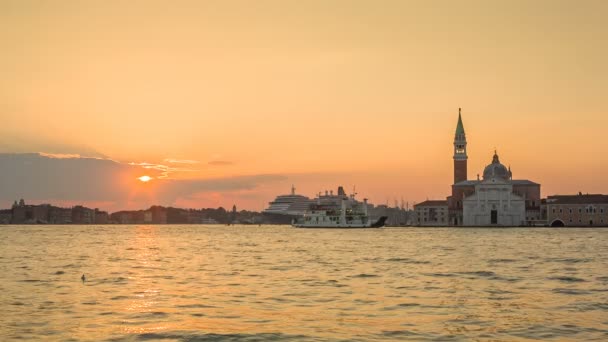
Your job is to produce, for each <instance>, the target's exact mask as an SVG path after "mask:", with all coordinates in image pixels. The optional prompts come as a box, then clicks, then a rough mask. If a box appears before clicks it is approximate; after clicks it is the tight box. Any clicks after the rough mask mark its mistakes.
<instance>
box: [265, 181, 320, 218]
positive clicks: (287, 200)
mask: <svg viewBox="0 0 608 342" xmlns="http://www.w3.org/2000/svg"><path fill="white" fill-rule="evenodd" d="M314 203H315V201H314V200H311V199H310V198H308V197H306V196H303V195H298V194H296V188H295V187H294V186H293V185H292V186H291V193H290V194H288V195H280V196H277V198H275V199H274V201H272V202H270V203H269V206H268V208H267V209H265V210H263V211H262V215H263V217H264V222H265V223H270V224H290V223H291V222H293V220H294V219H296V218H298V217H300V216H302V215H304V213H305V212H306V211H307V210H308V208H309V207H310V206H311V205H312V204H314Z"/></svg>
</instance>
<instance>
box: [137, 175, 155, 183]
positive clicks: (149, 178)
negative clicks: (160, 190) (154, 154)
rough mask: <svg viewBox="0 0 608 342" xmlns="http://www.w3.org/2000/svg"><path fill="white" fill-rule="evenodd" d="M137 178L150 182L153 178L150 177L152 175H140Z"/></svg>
mask: <svg viewBox="0 0 608 342" xmlns="http://www.w3.org/2000/svg"><path fill="white" fill-rule="evenodd" d="M137 179H139V180H140V181H142V182H144V183H146V182H149V181H150V180H152V177H150V176H141V177H139V178H137Z"/></svg>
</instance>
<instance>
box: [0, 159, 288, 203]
mask: <svg viewBox="0 0 608 342" xmlns="http://www.w3.org/2000/svg"><path fill="white" fill-rule="evenodd" d="M166 172H167V170H165V169H163V168H158V167H153V168H151V167H149V165H148V164H145V165H141V164H133V163H132V164H124V163H119V162H116V161H112V160H109V159H99V158H82V157H69V158H57V157H53V156H51V155H41V154H38V153H22V154H19V153H0V200H4V201H13V200H15V199H19V198H24V199H26V200H59V201H83V202H87V201H112V202H115V203H116V204H117V205H119V204H120V203H124V202H127V201H128V202H131V203H132V202H138V203H141V205H151V204H163V205H169V204H172V203H174V202H175V201H176V199H179V198H186V197H190V196H192V195H195V194H200V193H205V192H232V191H240V190H251V189H254V188H256V187H258V186H259V185H261V184H263V183H268V182H274V181H281V180H285V179H286V178H285V177H284V176H280V175H270V174H263V175H250V176H238V177H230V178H216V179H189V180H176V179H168V178H164V179H163V178H158V177H162V176H163V175H165V174H166ZM143 174H147V175H149V176H151V177H154V178H155V179H154V180H153V182H156V183H155V184H154V185H155V186H154V194H153V195H154V196H153V197H150V196H149V195H150V193H138V192H137V191H136V190H134V189H137V186H138V185H141V184H140V183H138V181H137V180H136V178H137V177H140V176H142V175H143ZM152 200H153V201H155V203H147V202H146V201H152Z"/></svg>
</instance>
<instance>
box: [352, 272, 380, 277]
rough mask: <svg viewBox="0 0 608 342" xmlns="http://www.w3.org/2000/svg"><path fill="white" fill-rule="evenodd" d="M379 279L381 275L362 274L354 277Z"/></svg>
mask: <svg viewBox="0 0 608 342" xmlns="http://www.w3.org/2000/svg"><path fill="white" fill-rule="evenodd" d="M377 277H379V275H377V274H367V273H361V274H357V275H354V276H352V278H377Z"/></svg>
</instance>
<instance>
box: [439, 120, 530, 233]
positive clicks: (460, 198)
mask: <svg viewBox="0 0 608 342" xmlns="http://www.w3.org/2000/svg"><path fill="white" fill-rule="evenodd" d="M453 159H454V184H453V185H452V194H451V196H449V197H448V198H447V204H448V211H449V214H448V215H449V224H450V225H452V226H462V225H470V226H477V225H484V226H485V225H498V226H514V225H515V226H519V225H535V224H538V223H539V222H541V210H540V202H541V198H540V184H538V183H535V182H532V181H530V180H527V179H513V174H512V172H511V167H508V168H507V167H505V166H504V165H503V164H501V163H500V160H499V158H498V154H496V153H494V156H493V158H492V163H491V164H490V165H488V166H487V167H486V168H485V170H484V178H483V179H479V176H477V180H469V179H468V174H467V161H468V154H467V139H466V134H465V129H464V124H463V122H462V114H461V110H460V109H459V110H458V123H457V124H456V133H455V135H454V155H453ZM521 201H523V202H521ZM465 203H466V204H467V205H466V207H467V208H466V209H465ZM521 203H523V211H522V208H520V207H521ZM465 211H466V212H465ZM465 216H466V221H465Z"/></svg>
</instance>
